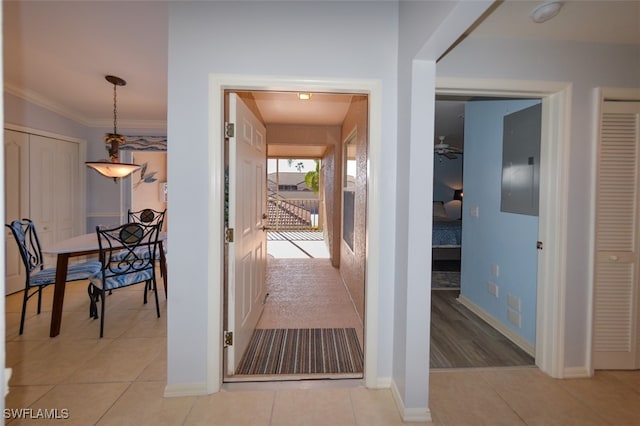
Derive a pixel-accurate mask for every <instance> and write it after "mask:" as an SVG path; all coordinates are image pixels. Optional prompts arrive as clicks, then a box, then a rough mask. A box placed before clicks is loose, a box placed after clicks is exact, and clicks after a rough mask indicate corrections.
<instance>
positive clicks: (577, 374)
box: [562, 367, 593, 379]
mask: <svg viewBox="0 0 640 426" xmlns="http://www.w3.org/2000/svg"><path fill="white" fill-rule="evenodd" d="M592 376H593V374H591V373H589V369H588V368H587V367H569V368H565V369H564V373H563V375H562V377H564V378H565V379H588V378H590V377H592Z"/></svg>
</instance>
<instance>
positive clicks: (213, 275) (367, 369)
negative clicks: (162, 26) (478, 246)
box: [207, 74, 382, 393]
mask: <svg viewBox="0 0 640 426" xmlns="http://www.w3.org/2000/svg"><path fill="white" fill-rule="evenodd" d="M228 89H234V90H248V91H252V90H270V91H326V92H334V93H362V94H366V95H368V96H369V117H368V125H369V153H368V158H369V162H368V170H367V180H368V182H367V188H368V189H367V190H368V197H367V255H366V259H367V264H366V270H365V289H366V291H365V312H366V313H367V314H366V316H365V329H364V334H365V335H364V346H365V348H364V352H365V358H364V380H365V385H366V387H368V388H375V387H376V385H377V383H378V377H377V375H378V370H377V363H378V357H377V351H378V332H379V330H378V304H379V302H378V286H379V275H378V270H377V268H378V265H379V259H380V255H379V247H380V231H379V230H380V210H381V205H380V194H379V193H380V183H379V182H380V172H381V169H380V164H381V158H380V156H381V146H382V128H381V123H382V120H381V118H382V85H381V82H380V81H379V80H372V79H327V78H299V77H272V76H251V75H235V74H210V75H209V112H210V114H209V117H210V120H209V138H208V140H209V147H210V148H211V149H210V150H209V161H208V163H209V177H210V179H209V191H208V208H209V211H210V214H211V216H210V217H211V221H210V222H209V225H210V226H209V232H208V236H209V241H208V264H209V265H210V266H209V270H208V276H207V280H208V283H209V285H208V290H209V291H208V293H207V294H208V300H207V302H208V305H209V306H217V307H220V310H219V311H217V310H216V309H210V310H209V313H208V315H209V316H208V319H207V329H208V333H207V347H208V348H210V350H211V353H210V354H208V356H207V360H208V361H207V362H208V365H207V371H208V373H207V389H208V391H209V392H210V393H212V392H218V391H220V388H221V386H222V382H223V377H224V375H223V365H222V360H223V348H222V325H223V309H222V306H223V284H224V281H223V276H222V271H223V270H224V256H223V254H224V253H223V247H222V244H221V241H224V238H223V227H224V213H223V210H222V207H221V206H223V205H224V193H223V190H222V188H223V181H222V176H223V171H224V138H223V134H224V132H223V129H222V123H223V122H224V91H225V90H228Z"/></svg>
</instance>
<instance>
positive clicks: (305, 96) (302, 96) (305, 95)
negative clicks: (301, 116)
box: [298, 93, 311, 101]
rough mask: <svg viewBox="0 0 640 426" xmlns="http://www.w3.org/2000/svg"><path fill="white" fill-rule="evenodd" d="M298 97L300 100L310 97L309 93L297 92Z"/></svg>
mask: <svg viewBox="0 0 640 426" xmlns="http://www.w3.org/2000/svg"><path fill="white" fill-rule="evenodd" d="M298 99H300V100H301V101H308V100H310V99H311V93H298Z"/></svg>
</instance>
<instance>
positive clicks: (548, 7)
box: [529, 1, 562, 24]
mask: <svg viewBox="0 0 640 426" xmlns="http://www.w3.org/2000/svg"><path fill="white" fill-rule="evenodd" d="M560 9H562V2H560V1H548V2H546V3H542V4H541V5H540V6H538V7H536V8H535V9H533V10H532V11H531V13H530V14H529V17H530V18H531V20H532V21H533V22H535V23H538V24H541V23H543V22H546V21H548V20H549V19H551V18H553V17H554V16H556V15H557V14H558V13H560Z"/></svg>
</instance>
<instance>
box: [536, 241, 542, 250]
mask: <svg viewBox="0 0 640 426" xmlns="http://www.w3.org/2000/svg"><path fill="white" fill-rule="evenodd" d="M536 248H537V249H538V250H542V241H538V243H537V244H536Z"/></svg>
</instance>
